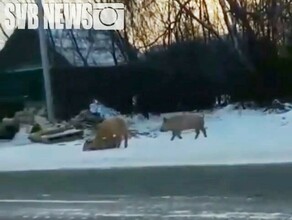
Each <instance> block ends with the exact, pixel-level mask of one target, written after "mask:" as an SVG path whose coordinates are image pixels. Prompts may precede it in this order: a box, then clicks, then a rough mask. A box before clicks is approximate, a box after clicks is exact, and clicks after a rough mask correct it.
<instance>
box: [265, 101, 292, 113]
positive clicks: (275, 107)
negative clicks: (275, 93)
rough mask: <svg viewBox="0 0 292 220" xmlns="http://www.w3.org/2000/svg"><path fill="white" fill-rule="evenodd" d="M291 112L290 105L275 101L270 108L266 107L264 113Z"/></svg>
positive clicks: (291, 105)
mask: <svg viewBox="0 0 292 220" xmlns="http://www.w3.org/2000/svg"><path fill="white" fill-rule="evenodd" d="M291 110H292V104H290V103H282V102H280V100H278V99H275V100H274V101H273V102H272V104H271V105H270V106H268V107H267V108H266V109H265V110H264V112H268V113H279V114H281V113H285V112H289V111H291Z"/></svg>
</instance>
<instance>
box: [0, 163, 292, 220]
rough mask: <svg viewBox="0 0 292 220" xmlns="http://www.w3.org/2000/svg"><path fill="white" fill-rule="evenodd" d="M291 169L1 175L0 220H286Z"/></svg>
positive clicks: (291, 215) (291, 195) (291, 198)
mask: <svg viewBox="0 0 292 220" xmlns="http://www.w3.org/2000/svg"><path fill="white" fill-rule="evenodd" d="M291 173H292V165H277V166H275V165H269V166H236V167H233V166H232V167H228V166H226V167H180V168H162V167H161V168H138V169H117V170H116V169H113V170H99V171H98V170H79V171H77V170H75V171H40V172H13V173H10V172H7V173H1V174H0V179H1V184H0V219H1V220H2V219H3V220H4V219H8V220H16V219H17V220H19V219H23V220H24V219H27V220H30V219H41V220H45V219H52V220H57V219H64V220H80V219H81V220H91V219H96V220H99V219H102V220H108V219H110V220H117V219H124V220H130V219H131V220H134V219H138V220H142V219H143V220H146V219H147V220H152V219H153V220H158V219H179V220H181V219H198V220H201V219H234V220H237V219H268V220H281V219H285V220H288V219H292V211H291V205H292V189H291V185H292V177H291V175H290V174H291Z"/></svg>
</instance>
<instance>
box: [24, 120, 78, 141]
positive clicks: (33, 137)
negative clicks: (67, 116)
mask: <svg viewBox="0 0 292 220" xmlns="http://www.w3.org/2000/svg"><path fill="white" fill-rule="evenodd" d="M82 138H83V130H79V129H75V128H74V127H73V126H68V125H65V126H63V127H53V128H49V129H46V130H40V131H37V132H35V133H32V134H30V135H29V136H28V139H29V140H30V141H32V142H37V143H45V144H53V143H60V142H66V141H74V140H79V139H82Z"/></svg>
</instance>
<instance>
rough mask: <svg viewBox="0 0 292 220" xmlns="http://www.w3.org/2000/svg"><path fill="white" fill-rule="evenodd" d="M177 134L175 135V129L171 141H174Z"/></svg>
mask: <svg viewBox="0 0 292 220" xmlns="http://www.w3.org/2000/svg"><path fill="white" fill-rule="evenodd" d="M175 136H176V135H175V131H173V132H172V137H171V139H170V140H171V141H173V140H174V138H175Z"/></svg>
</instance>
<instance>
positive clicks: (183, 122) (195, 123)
mask: <svg viewBox="0 0 292 220" xmlns="http://www.w3.org/2000/svg"><path fill="white" fill-rule="evenodd" d="M190 129H194V130H195V132H196V137H195V139H197V138H198V136H199V134H200V131H202V132H203V134H204V136H205V137H207V133H206V128H205V121H204V115H203V116H201V115H198V114H195V113H187V114H183V115H177V116H173V117H171V118H168V119H167V118H163V123H162V126H161V128H160V131H161V132H167V131H171V132H172V137H171V140H172V141H173V140H174V138H175V137H178V138H179V139H182V137H181V132H182V131H184V130H190Z"/></svg>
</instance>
